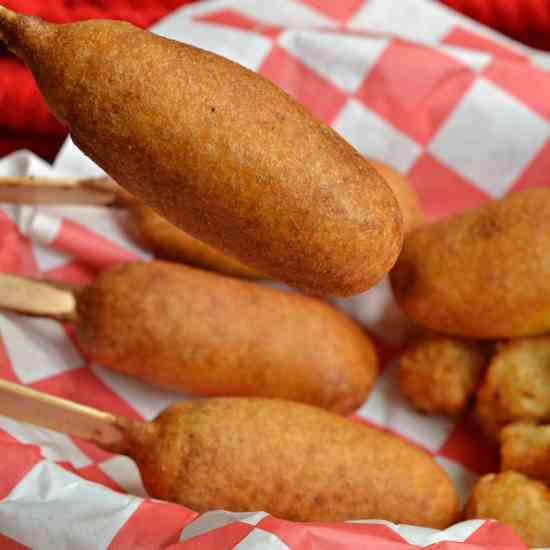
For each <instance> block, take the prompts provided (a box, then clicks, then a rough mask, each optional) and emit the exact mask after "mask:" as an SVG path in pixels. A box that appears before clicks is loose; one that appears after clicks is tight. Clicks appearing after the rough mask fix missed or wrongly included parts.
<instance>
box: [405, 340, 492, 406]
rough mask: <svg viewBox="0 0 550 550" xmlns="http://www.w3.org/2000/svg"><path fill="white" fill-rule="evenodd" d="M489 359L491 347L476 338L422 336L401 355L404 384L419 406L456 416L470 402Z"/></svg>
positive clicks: (412, 399)
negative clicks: (424, 337)
mask: <svg viewBox="0 0 550 550" xmlns="http://www.w3.org/2000/svg"><path fill="white" fill-rule="evenodd" d="M487 361H488V354H487V349H485V347H483V346H481V345H480V344H478V343H476V342H471V341H466V340H458V339H456V338H445V337H438V336H434V337H431V338H426V339H420V340H417V341H415V342H414V343H412V344H411V345H410V346H409V347H408V348H407V349H406V350H405V351H404V353H403V354H402V355H401V358H400V368H399V384H400V388H401V391H402V392H403V394H404V395H405V397H407V399H409V401H410V402H411V403H412V404H413V405H414V406H415V407H416V408H417V409H419V410H421V411H423V412H427V413H432V414H446V415H450V416H455V415H458V414H460V413H462V412H463V411H464V410H465V409H466V407H467V406H468V404H469V403H470V399H471V397H472V396H473V395H474V393H475V390H476V388H477V386H478V384H479V382H480V380H481V376H482V373H483V369H484V368H485V365H486V364H487Z"/></svg>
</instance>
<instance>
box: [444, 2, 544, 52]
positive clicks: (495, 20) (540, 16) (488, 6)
mask: <svg viewBox="0 0 550 550" xmlns="http://www.w3.org/2000/svg"><path fill="white" fill-rule="evenodd" d="M441 1H442V2H443V3H444V4H446V5H447V6H449V7H450V8H454V9H456V10H458V11H460V12H462V13H463V14H465V15H467V16H469V17H471V18H472V19H476V20H477V21H479V22H480V23H483V24H484V25H487V26H488V27H492V28H494V29H495V30H498V31H500V32H502V33H504V34H507V35H508V36H510V37H512V38H515V39H516V40H519V41H520V42H523V43H525V44H527V45H529V46H532V47H534V48H539V49H544V50H550V2H549V1H548V0H441Z"/></svg>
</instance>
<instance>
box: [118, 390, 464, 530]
mask: <svg viewBox="0 0 550 550" xmlns="http://www.w3.org/2000/svg"><path fill="white" fill-rule="evenodd" d="M146 428H147V429H146V430H143V425H139V426H138V427H137V429H136V432H135V433H133V434H132V433H131V434H130V438H129V441H128V442H127V445H126V447H125V448H122V449H118V451H122V452H126V453H128V454H129V455H130V456H132V457H134V458H135V459H136V461H137V463H138V465H139V467H140V471H141V473H142V477H143V481H144V484H145V487H146V488H147V490H148V491H149V493H150V494H151V495H153V496H156V497H158V498H163V499H167V500H172V501H175V502H179V503H181V504H183V505H185V506H188V507H190V508H191V509H193V510H196V511H198V512H205V511H207V510H214V509H220V508H221V509H225V510H231V511H257V510H265V511H266V512H268V513H270V514H273V515H274V516H276V517H279V518H284V519H288V520H294V521H340V520H350V519H365V518H377V519H380V518H382V519H386V520H388V521H394V522H397V523H409V524H414V525H423V526H429V527H435V528H442V527H447V526H448V525H449V524H450V523H452V522H453V521H454V520H455V519H456V517H457V511H458V499H457V494H456V491H455V489H454V487H453V485H452V483H451V481H450V480H449V478H448V476H447V474H446V473H445V471H444V470H443V469H442V468H441V467H440V466H439V465H438V464H437V462H435V460H433V458H432V457H431V456H429V455H428V454H427V453H425V452H424V451H423V450H421V449H419V448H418V447H415V446H413V445H411V444H409V443H406V442H405V441H404V440H402V439H400V438H398V437H396V436H393V435H390V434H386V433H383V432H381V431H378V430H375V429H373V428H370V427H367V426H365V425H362V424H360V423H357V422H353V421H351V420H348V419H346V418H342V417H340V416H338V415H334V414H332V413H329V412H327V411H323V410H321V409H318V408H316V407H311V406H308V405H303V404H301V403H289V402H284V401H279V400H266V399H238V398H225V399H224V398H221V399H210V400H199V401H192V402H185V403H181V404H177V405H174V406H171V407H169V408H168V409H167V410H165V411H164V412H163V413H162V414H161V415H160V416H159V417H158V418H157V419H156V420H155V421H154V423H153V424H152V426H151V425H150V426H146ZM160 473H162V475H160Z"/></svg>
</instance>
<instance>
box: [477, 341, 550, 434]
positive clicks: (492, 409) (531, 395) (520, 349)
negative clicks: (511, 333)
mask: <svg viewBox="0 0 550 550" xmlns="http://www.w3.org/2000/svg"><path fill="white" fill-rule="evenodd" d="M476 417H477V419H478V420H479V423H480V425H481V427H482V429H483V431H484V432H485V433H486V434H487V435H488V436H490V437H491V438H493V439H495V440H496V439H497V438H498V434H499V432H500V430H501V429H502V428H503V427H504V426H505V425H507V424H511V423H512V422H516V421H522V420H527V421H533V422H542V421H544V420H548V419H550V337H548V336H545V337H538V338H523V339H520V340H514V341H511V342H508V343H507V344H503V345H501V346H500V349H499V351H498V353H497V354H496V355H495V356H494V357H493V358H492V359H491V362H490V364H489V368H488V369H487V374H486V375H485V378H484V380H483V382H482V385H481V388H480V390H479V392H478V395H477V401H476Z"/></svg>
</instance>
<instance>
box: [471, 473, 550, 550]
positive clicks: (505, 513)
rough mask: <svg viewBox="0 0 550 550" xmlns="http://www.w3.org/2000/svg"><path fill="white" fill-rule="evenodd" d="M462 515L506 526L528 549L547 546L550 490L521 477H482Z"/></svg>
mask: <svg viewBox="0 0 550 550" xmlns="http://www.w3.org/2000/svg"><path fill="white" fill-rule="evenodd" d="M465 515H466V518H468V519H475V518H479V519H496V520H498V521H501V522H502V523H506V524H508V525H509V526H510V527H512V529H513V530H514V531H515V532H516V534H517V535H518V536H519V537H521V539H522V540H523V541H524V542H525V544H527V545H528V546H529V547H531V548H532V547H537V546H538V547H540V546H548V545H550V490H548V488H547V487H546V485H544V484H543V483H541V482H540V481H533V480H531V479H529V478H528V477H526V476H524V475H523V474H519V473H517V472H512V471H509V472H503V473H500V474H489V475H486V476H483V477H482V478H481V479H480V480H479V481H478V482H477V484H476V485H475V487H474V489H473V491H472V494H471V495H470V498H469V500H468V502H467V504H466V510H465Z"/></svg>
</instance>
